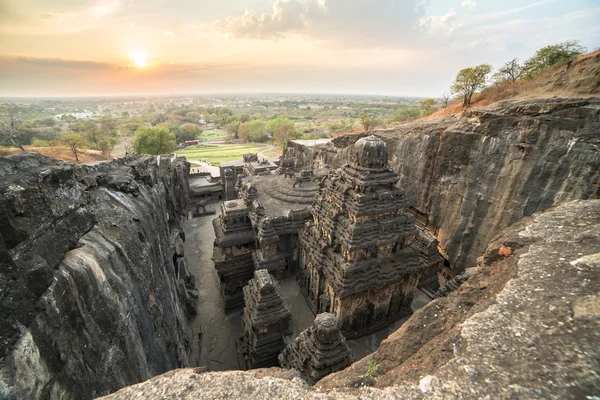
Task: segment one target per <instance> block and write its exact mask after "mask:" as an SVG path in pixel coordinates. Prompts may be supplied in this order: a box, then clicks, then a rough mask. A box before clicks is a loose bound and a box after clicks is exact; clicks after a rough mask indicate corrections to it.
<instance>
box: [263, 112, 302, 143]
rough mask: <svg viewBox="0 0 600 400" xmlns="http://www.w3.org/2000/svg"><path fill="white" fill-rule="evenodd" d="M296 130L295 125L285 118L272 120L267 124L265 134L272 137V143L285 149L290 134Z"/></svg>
mask: <svg viewBox="0 0 600 400" xmlns="http://www.w3.org/2000/svg"><path fill="white" fill-rule="evenodd" d="M295 130H296V124H294V122H293V121H290V120H289V119H287V118H282V117H278V118H274V119H272V120H270V121H269V122H268V123H267V132H269V134H271V136H272V137H273V141H274V142H275V143H278V144H279V145H281V146H282V147H285V144H286V143H287V140H288V136H289V134H290V132H293V131H295Z"/></svg>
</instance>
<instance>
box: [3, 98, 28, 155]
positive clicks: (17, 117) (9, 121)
mask: <svg viewBox="0 0 600 400" xmlns="http://www.w3.org/2000/svg"><path fill="white" fill-rule="evenodd" d="M22 125H23V118H22V115H21V112H20V110H19V109H18V108H17V107H16V106H8V107H4V108H2V109H0V135H2V136H3V139H4V138H6V139H7V140H9V141H10V142H11V143H12V144H13V145H15V146H17V147H18V148H20V149H21V151H25V148H23V131H22V130H21V126H22Z"/></svg>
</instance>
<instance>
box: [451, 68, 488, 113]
mask: <svg viewBox="0 0 600 400" xmlns="http://www.w3.org/2000/svg"><path fill="white" fill-rule="evenodd" d="M491 71H492V66H491V65H489V64H481V65H477V66H475V67H469V68H464V69H461V70H460V71H459V72H458V74H457V75H456V80H455V81H454V84H453V85H452V88H451V89H452V92H453V93H454V94H456V96H457V97H458V98H460V99H462V104H463V107H468V106H469V105H471V98H472V97H473V94H474V93H475V92H476V91H477V90H480V89H483V88H484V87H485V81H486V79H487V76H488V75H489V73H490V72H491Z"/></svg>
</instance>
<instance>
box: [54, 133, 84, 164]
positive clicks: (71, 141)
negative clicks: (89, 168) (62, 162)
mask: <svg viewBox="0 0 600 400" xmlns="http://www.w3.org/2000/svg"><path fill="white" fill-rule="evenodd" d="M59 140H60V142H61V143H62V144H64V145H65V146H67V147H69V148H70V149H71V151H72V152H73V155H74V156H75V160H77V161H79V157H78V155H79V151H80V150H81V149H83V148H85V147H86V142H85V139H84V137H83V135H81V134H80V133H76V132H71V131H67V132H65V133H63V134H62V135H60V138H59Z"/></svg>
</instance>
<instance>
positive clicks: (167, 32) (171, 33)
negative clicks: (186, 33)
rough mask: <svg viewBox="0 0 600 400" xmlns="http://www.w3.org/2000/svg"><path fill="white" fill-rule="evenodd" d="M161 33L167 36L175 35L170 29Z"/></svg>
mask: <svg viewBox="0 0 600 400" xmlns="http://www.w3.org/2000/svg"><path fill="white" fill-rule="evenodd" d="M163 34H165V35H167V36H175V34H174V33H173V32H171V31H164V32H163Z"/></svg>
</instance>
